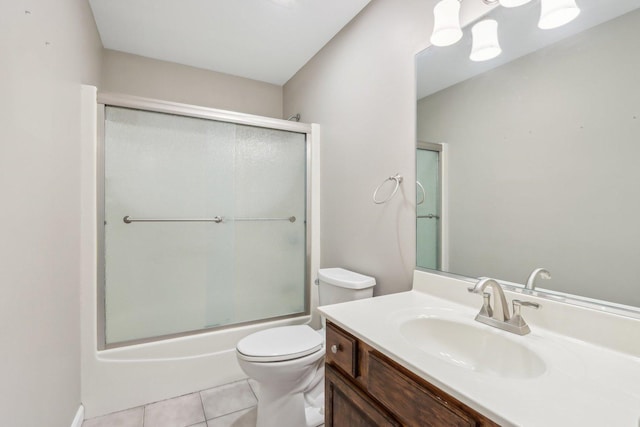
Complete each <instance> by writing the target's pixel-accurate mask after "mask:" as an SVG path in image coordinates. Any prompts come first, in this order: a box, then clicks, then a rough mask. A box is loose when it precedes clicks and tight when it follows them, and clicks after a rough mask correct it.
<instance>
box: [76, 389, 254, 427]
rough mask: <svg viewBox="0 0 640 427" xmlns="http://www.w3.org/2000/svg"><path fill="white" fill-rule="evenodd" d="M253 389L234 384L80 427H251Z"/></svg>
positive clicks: (118, 413)
mask: <svg viewBox="0 0 640 427" xmlns="http://www.w3.org/2000/svg"><path fill="white" fill-rule="evenodd" d="M254 387H256V384H255V382H253V381H247V380H243V381H238V382H235V383H231V384H226V385H223V386H220V387H216V388H212V389H209V390H203V391H200V392H196V393H192V394H187V395H185V396H180V397H176V398H173V399H169V400H163V401H160V402H155V403H150V404H148V405H145V406H139V407H137V408H132V409H127V410H126V411H121V412H116V413H113V414H108V415H105V416H102V417H96V418H91V419H88V420H85V421H84V423H83V424H82V427H255V425H256V405H257V403H258V400H257V398H256V393H255V392H254Z"/></svg>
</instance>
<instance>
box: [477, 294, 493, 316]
mask: <svg viewBox="0 0 640 427" xmlns="http://www.w3.org/2000/svg"><path fill="white" fill-rule="evenodd" d="M479 316H487V317H491V316H493V309H492V308H491V294H490V293H489V292H483V293H482V308H481V309H480V313H479Z"/></svg>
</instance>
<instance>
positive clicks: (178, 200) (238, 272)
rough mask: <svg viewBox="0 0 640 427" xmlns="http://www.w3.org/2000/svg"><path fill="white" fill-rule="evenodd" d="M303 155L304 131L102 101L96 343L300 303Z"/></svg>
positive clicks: (279, 311) (302, 307)
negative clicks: (101, 276) (100, 308)
mask: <svg viewBox="0 0 640 427" xmlns="http://www.w3.org/2000/svg"><path fill="white" fill-rule="evenodd" d="M306 165H307V153H306V134H301V133H294V132H287V131H280V130H273V129H265V128H260V127H252V126H246V125H237V124H233V123H225V122H220V121H214V120H206V119H198V118H191V117H183V116H177V115H170V114H163V113H154V112H148V111H139V110H132V109H126V108H118V107H106V120H105V177H104V182H105V200H104V203H105V225H104V233H105V236H104V237H105V248H104V252H105V259H104V262H105V284H104V286H105V288H104V295H105V307H104V313H105V337H106V344H107V345H109V344H113V343H121V342H126V341H132V340H140V339H150V338H157V337H162V336H167V335H172V334H179V333H186V332H192V331H198V330H204V329H209V328H214V327H218V326H225V325H230V324H237V323H243V322H250V321H256V320H261V319H269V318H275V317H281V316H287V315H295V314H301V313H305V312H306V310H307V294H306V286H305V278H306V256H307V254H306V188H307V187H306ZM125 217H129V219H128V220H127V221H129V222H127V221H125V220H124V218H125ZM213 219H217V220H216V221H213Z"/></svg>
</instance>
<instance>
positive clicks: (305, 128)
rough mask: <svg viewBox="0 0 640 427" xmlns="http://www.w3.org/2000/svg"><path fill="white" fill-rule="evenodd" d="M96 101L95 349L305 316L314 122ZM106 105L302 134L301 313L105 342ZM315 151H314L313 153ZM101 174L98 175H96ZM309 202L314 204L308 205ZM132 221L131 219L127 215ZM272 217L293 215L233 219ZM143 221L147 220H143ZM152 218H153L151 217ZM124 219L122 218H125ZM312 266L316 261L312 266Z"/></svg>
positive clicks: (121, 98)
mask: <svg viewBox="0 0 640 427" xmlns="http://www.w3.org/2000/svg"><path fill="white" fill-rule="evenodd" d="M97 104H98V117H97V131H98V138H97V143H98V154H97V156H98V158H97V159H96V160H97V164H96V172H97V177H98V179H97V189H96V195H97V218H96V220H97V243H98V251H97V255H98V259H97V278H96V279H97V281H96V283H97V285H98V289H97V301H96V303H97V319H96V320H97V322H96V327H97V338H98V342H97V348H98V350H105V349H110V348H117V347H122V346H127V345H134V344H140V343H147V342H153V341H158V340H163V339H168V338H176V337H182V336H189V335H195V334H199V333H203V332H207V331H209V330H213V329H216V330H219V329H227V328H232V327H236V326H242V325H251V324H255V323H259V322H262V321H264V320H268V321H273V320H279V319H287V318H295V317H300V316H309V315H310V312H311V296H310V283H311V268H312V265H311V264H312V262H315V263H317V260H316V259H314V257H312V256H311V251H312V249H313V250H315V251H319V246H318V245H317V244H314V243H313V242H312V240H311V237H312V231H313V234H314V239H318V236H317V233H318V230H319V224H314V223H313V222H312V221H311V216H312V215H311V212H312V207H315V208H316V209H317V203H318V201H319V195H316V194H315V192H312V188H316V192H317V189H318V187H317V184H315V185H314V184H312V168H311V163H312V156H311V154H312V151H313V146H312V140H313V138H312V137H313V134H312V129H316V130H317V129H318V127H317V126H318V125H312V124H309V123H301V122H293V121H288V120H282V119H275V118H270V117H263V116H256V115H252V114H246V113H238V112H235V111H227V110H219V109H215V108H208V107H201V106H197V105H190V104H182V103H177V102H170V101H162V100H157V99H151V98H144V97H139V96H132V95H124V94H117V93H109V92H98V93H97ZM107 106H111V107H123V108H130V109H134V110H142V111H150V112H156V113H166V114H172V115H177V116H185V117H194V118H200V119H208V120H215V121H220V122H226V123H234V124H239V125H247V126H253V127H258V128H265V129H274V130H281V131H288V132H295V133H301V134H305V137H306V138H305V144H306V153H307V155H306V194H305V198H306V218H304V221H305V224H306V236H305V239H306V248H305V250H306V254H305V283H304V295H305V302H304V313H296V314H290V315H283V316H277V317H273V318H269V319H264V320H256V321H249V322H242V323H237V324H230V325H225V326H222V327H217V328H204V329H198V330H193V331H186V332H180V333H171V334H167V335H162V336H157V337H150V338H141V339H136V340H131V341H125V342H118V343H114V344H107V343H106V334H105V325H106V311H105V282H104V280H105V263H104V226H105V218H104V173H105V171H104V143H105V126H104V124H105V108H106V107H107ZM317 153H318V151H316V154H317ZM101 177H102V179H100V178H101ZM312 204H313V205H314V206H312ZM130 220H132V222H133V219H130ZM206 220H207V221H210V222H214V223H217V222H222V221H223V220H224V219H223V218H222V217H220V218H218V217H216V218H211V219H206ZM256 220H261V221H273V220H277V221H280V220H286V221H290V222H295V221H296V220H297V219H296V218H295V217H287V218H236V219H235V221H256ZM143 221H148V220H144V219H143ZM152 221H153V220H152ZM125 222H126V221H125ZM315 267H316V268H318V267H319V265H316V266H315Z"/></svg>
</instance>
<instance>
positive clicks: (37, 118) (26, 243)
mask: <svg viewBox="0 0 640 427" xmlns="http://www.w3.org/2000/svg"><path fill="white" fill-rule="evenodd" d="M25 10H28V11H29V12H30V13H25ZM0 28H2V36H0V58H1V62H2V65H1V66H0V94H1V96H0V194H2V201H3V203H2V207H1V208H0V229H1V236H2V237H1V238H0V286H1V289H2V297H1V298H0V331H1V337H2V338H1V339H2V351H0V367H1V368H0V378H1V379H2V380H1V381H0V424H1V425H3V426H12V427H16V426H29V427H30V426H52V427H63V426H67V427H68V426H69V425H70V424H71V422H72V420H73V418H74V416H75V412H76V411H77V409H78V407H79V405H80V348H79V342H80V324H79V320H80V315H79V312H80V299H79V292H80V291H79V290H80V287H79V255H80V252H79V240H80V235H79V230H80V229H79V226H78V222H79V216H80V180H79V177H80V161H79V158H80V144H81V141H80V136H79V132H80V127H79V117H80V83H81V82H84V83H92V84H95V83H96V82H97V81H98V80H99V69H100V57H101V49H102V46H101V44H100V41H99V38H98V35H97V31H96V27H95V24H94V21H93V16H92V15H91V11H90V9H89V5H88V3H87V2H86V1H85V0H58V1H55V2H52V1H49V0H33V1H30V2H23V1H2V2H0Z"/></svg>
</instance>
